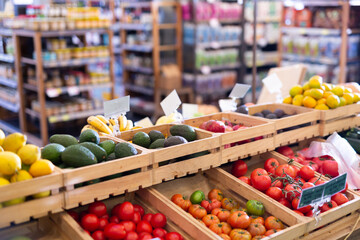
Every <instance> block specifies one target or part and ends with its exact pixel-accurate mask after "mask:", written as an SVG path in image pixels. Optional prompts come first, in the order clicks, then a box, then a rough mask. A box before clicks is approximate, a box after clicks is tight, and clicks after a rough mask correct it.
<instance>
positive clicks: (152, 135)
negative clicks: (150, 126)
mask: <svg viewBox="0 0 360 240" xmlns="http://www.w3.org/2000/svg"><path fill="white" fill-rule="evenodd" d="M149 137H150V140H151V142H152V143H153V142H155V141H156V140H158V139H165V136H164V134H162V133H161V132H160V131H157V130H151V131H150V132H149Z"/></svg>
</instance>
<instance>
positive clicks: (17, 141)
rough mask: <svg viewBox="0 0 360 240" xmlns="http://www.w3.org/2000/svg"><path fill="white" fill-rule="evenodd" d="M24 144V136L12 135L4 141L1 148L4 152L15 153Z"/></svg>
mask: <svg viewBox="0 0 360 240" xmlns="http://www.w3.org/2000/svg"><path fill="white" fill-rule="evenodd" d="M25 143H26V136H25V135H23V134H21V133H13V134H10V135H8V136H7V137H6V138H5V139H4V143H3V145H2V147H3V148H4V150H5V151H10V152H14V153H17V151H19V149H20V148H21V147H22V146H24V145H25Z"/></svg>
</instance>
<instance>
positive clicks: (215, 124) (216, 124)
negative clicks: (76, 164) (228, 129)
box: [206, 120, 225, 133]
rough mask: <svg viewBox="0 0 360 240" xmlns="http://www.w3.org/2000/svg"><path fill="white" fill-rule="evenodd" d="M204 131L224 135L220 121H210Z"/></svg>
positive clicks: (222, 124)
mask: <svg viewBox="0 0 360 240" xmlns="http://www.w3.org/2000/svg"><path fill="white" fill-rule="evenodd" d="M206 130H208V131H210V132H215V133H224V132H225V124H224V123H223V122H221V121H216V120H210V121H209V122H208V123H207V124H206Z"/></svg>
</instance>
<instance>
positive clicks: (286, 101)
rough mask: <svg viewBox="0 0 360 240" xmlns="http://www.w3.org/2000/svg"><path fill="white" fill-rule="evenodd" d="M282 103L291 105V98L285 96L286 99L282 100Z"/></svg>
mask: <svg viewBox="0 0 360 240" xmlns="http://www.w3.org/2000/svg"><path fill="white" fill-rule="evenodd" d="M283 103H286V104H291V103H292V97H291V96H287V97H286V98H284V100H283Z"/></svg>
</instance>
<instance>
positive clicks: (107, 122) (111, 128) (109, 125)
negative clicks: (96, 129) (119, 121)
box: [96, 115, 114, 132]
mask: <svg viewBox="0 0 360 240" xmlns="http://www.w3.org/2000/svg"><path fill="white" fill-rule="evenodd" d="M96 117H97V118H98V119H100V121H102V122H103V123H105V124H106V126H108V127H109V128H110V130H111V132H113V131H114V128H113V126H112V125H111V123H110V122H109V121H108V120H107V119H106V118H105V117H104V116H103V115H96Z"/></svg>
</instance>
